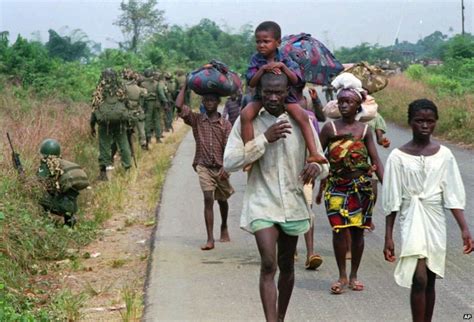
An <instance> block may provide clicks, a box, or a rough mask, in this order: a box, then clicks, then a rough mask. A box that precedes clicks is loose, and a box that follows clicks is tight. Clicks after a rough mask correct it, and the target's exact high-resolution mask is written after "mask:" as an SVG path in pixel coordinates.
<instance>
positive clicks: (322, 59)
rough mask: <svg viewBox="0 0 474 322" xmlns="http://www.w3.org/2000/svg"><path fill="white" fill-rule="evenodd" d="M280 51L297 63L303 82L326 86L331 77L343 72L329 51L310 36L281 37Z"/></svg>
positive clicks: (301, 34) (303, 34) (342, 68)
mask: <svg viewBox="0 0 474 322" xmlns="http://www.w3.org/2000/svg"><path fill="white" fill-rule="evenodd" d="M280 51H281V52H282V54H283V55H285V56H288V57H290V58H291V59H292V60H293V61H295V62H296V63H298V65H299V66H300V68H301V73H302V75H303V80H304V81H305V82H309V83H313V84H316V85H327V84H329V80H330V79H331V78H332V77H334V76H336V75H337V74H339V73H340V72H341V71H343V70H344V67H343V66H342V64H341V63H340V62H339V61H337V59H336V58H335V57H334V55H333V54H332V53H331V52H330V51H329V49H327V48H326V46H324V44H323V43H321V42H320V41H318V40H317V39H315V38H313V37H311V35H310V34H306V33H300V34H298V35H289V36H285V37H283V39H282V43H281V46H280Z"/></svg>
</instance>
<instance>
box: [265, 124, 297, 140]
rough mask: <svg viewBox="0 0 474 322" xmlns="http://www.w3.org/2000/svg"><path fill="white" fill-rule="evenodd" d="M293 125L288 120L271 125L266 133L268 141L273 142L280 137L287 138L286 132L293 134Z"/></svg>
mask: <svg viewBox="0 0 474 322" xmlns="http://www.w3.org/2000/svg"><path fill="white" fill-rule="evenodd" d="M290 129H291V125H290V122H288V121H287V120H282V121H280V122H277V123H275V124H273V125H272V126H270V127H269V128H268V129H267V130H266V131H265V133H264V135H265V137H266V138H267V141H268V142H269V143H273V142H275V141H278V140H279V139H284V138H286V134H291V131H290Z"/></svg>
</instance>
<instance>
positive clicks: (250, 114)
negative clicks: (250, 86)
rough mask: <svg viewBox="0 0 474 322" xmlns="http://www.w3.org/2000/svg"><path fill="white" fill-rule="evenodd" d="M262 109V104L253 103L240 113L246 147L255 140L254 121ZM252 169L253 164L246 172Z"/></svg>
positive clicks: (258, 102) (248, 165) (247, 167)
mask: <svg viewBox="0 0 474 322" xmlns="http://www.w3.org/2000/svg"><path fill="white" fill-rule="evenodd" d="M261 108H262V102H260V101H252V102H250V103H248V104H247V106H245V107H244V108H243V110H242V111H240V131H241V137H242V140H243V141H244V145H245V144H246V143H247V142H249V141H251V140H253V138H254V134H253V124H252V121H253V120H254V119H255V118H256V117H257V115H258V112H259V111H260V109H261ZM250 169H252V164H247V165H246V166H245V167H244V171H245V172H247V171H250Z"/></svg>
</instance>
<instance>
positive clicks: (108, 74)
mask: <svg viewBox="0 0 474 322" xmlns="http://www.w3.org/2000/svg"><path fill="white" fill-rule="evenodd" d="M116 77H117V73H116V72H115V70H113V69H112V68H106V69H104V70H103V71H102V78H116Z"/></svg>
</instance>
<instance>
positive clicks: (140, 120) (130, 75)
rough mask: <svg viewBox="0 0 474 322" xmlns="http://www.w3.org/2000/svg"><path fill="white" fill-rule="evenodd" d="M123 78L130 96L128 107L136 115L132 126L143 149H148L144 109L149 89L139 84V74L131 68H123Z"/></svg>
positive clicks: (126, 91) (128, 96)
mask: <svg viewBox="0 0 474 322" xmlns="http://www.w3.org/2000/svg"><path fill="white" fill-rule="evenodd" d="M122 78H123V79H124V82H123V85H124V88H125V93H126V94H127V98H128V108H129V109H131V110H132V113H133V116H134V122H133V124H131V125H132V127H131V128H132V129H133V130H135V131H136V132H137V133H138V141H139V142H140V146H141V147H142V149H145V150H147V149H148V145H147V141H146V135H145V112H144V111H143V102H144V99H145V96H146V95H147V90H146V89H145V88H143V87H140V86H138V83H137V80H138V74H137V73H136V72H134V71H133V70H131V69H129V68H125V69H123V71H122Z"/></svg>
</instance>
